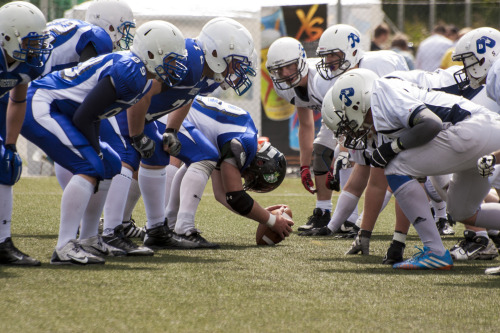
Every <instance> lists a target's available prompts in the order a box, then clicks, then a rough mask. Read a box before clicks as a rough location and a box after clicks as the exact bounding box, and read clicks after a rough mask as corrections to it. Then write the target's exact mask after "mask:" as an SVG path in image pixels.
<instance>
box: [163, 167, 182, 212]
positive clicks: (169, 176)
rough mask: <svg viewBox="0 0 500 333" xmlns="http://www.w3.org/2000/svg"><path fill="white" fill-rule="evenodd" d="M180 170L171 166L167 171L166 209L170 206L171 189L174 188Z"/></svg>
mask: <svg viewBox="0 0 500 333" xmlns="http://www.w3.org/2000/svg"><path fill="white" fill-rule="evenodd" d="M177 170H179V168H178V167H176V166H175V165H172V164H169V165H167V168H166V169H165V171H166V173H167V182H166V184H165V189H166V191H165V207H167V205H168V200H169V199H170V188H171V187H172V181H173V180H174V176H175V173H176V172H177Z"/></svg>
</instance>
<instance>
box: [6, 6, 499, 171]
mask: <svg viewBox="0 0 500 333" xmlns="http://www.w3.org/2000/svg"><path fill="white" fill-rule="evenodd" d="M126 1H127V2H128V3H129V4H130V6H131V7H132V9H133V11H134V15H135V17H136V22H137V25H140V24H142V23H144V22H146V21H148V20H152V19H163V20H166V21H169V22H171V23H173V24H175V25H177V26H178V27H179V29H180V30H181V31H182V32H183V34H184V36H185V37H196V36H197V35H198V33H199V31H200V29H201V28H202V27H203V25H204V24H205V23H206V22H207V21H209V20H210V19H211V18H213V17H216V16H227V17H232V18H234V19H236V20H238V21H239V22H241V23H242V24H243V25H245V26H246V27H247V28H248V30H249V31H250V32H251V33H252V35H253V38H254V41H255V44H256V47H257V48H259V47H260V48H261V53H260V56H261V68H260V71H259V73H258V76H257V77H256V78H255V79H254V82H253V84H254V86H253V88H252V89H251V90H250V91H249V92H248V93H247V94H245V95H244V96H242V97H236V96H235V94H233V93H231V92H220V95H219V97H221V98H222V99H224V100H227V101H228V102H230V103H233V104H236V105H238V106H240V107H243V108H244V109H246V110H248V111H249V112H250V113H251V114H252V117H253V118H254V121H255V123H256V126H257V128H259V130H260V133H261V135H263V136H268V137H269V138H270V139H271V142H273V144H274V145H276V146H277V147H278V148H279V149H280V150H282V151H283V152H284V153H285V154H286V155H287V159H288V161H289V162H290V163H289V164H290V167H291V168H292V171H294V168H296V167H297V166H298V140H297V126H298V122H297V117H296V114H295V110H294V108H293V106H290V105H287V103H286V102H284V101H282V100H280V99H279V97H277V96H276V94H275V93H274V91H273V90H272V85H270V80H269V77H268V73H267V71H266V69H265V60H266V54H267V48H268V47H269V45H270V44H271V43H272V42H273V41H274V40H275V39H277V38H279V37H281V36H285V35H287V36H291V37H294V38H297V39H299V40H300V41H301V42H302V43H303V44H304V46H305V48H306V50H307V53H308V57H315V50H316V45H317V42H318V40H319V37H320V36H321V33H322V32H323V31H324V30H325V29H326V28H327V27H328V26H330V25H333V24H337V23H345V24H350V25H353V26H355V27H356V28H357V29H358V30H359V31H360V32H361V34H362V38H363V39H362V45H363V47H364V48H365V49H366V50H370V48H372V47H373V46H374V45H378V47H379V48H381V49H391V48H394V45H392V44H394V43H395V42H396V41H399V40H400V39H401V38H402V41H403V44H404V45H405V47H404V48H405V49H407V50H406V51H407V52H408V55H409V56H411V57H412V58H413V60H414V61H415V66H416V68H420V67H419V66H423V65H422V64H420V65H418V59H415V56H416V55H417V53H418V51H419V47H420V44H421V43H422V41H424V40H425V39H426V38H428V37H429V36H431V34H432V33H433V29H434V28H435V26H436V25H440V26H442V27H443V29H445V30H444V36H446V38H447V39H446V40H445V41H446V43H448V40H449V41H450V42H449V43H448V44H449V46H451V47H452V46H453V43H454V42H455V41H456V39H457V38H458V37H457V36H458V33H459V32H460V30H461V29H463V28H465V27H470V28H477V27H480V26H491V27H494V28H497V29H498V28H500V1H489V0H485V1H472V0H449V1H446V0H444V1H437V0H430V1H425V0H412V1H405V0H384V1H380V0H340V1H325V2H321V3H315V2H312V1H308V0H303V1H298V0H287V1H284V0H253V1H226V0H209V1H207V0H183V1H171V0H126ZM7 2H9V1H4V0H0V4H1V5H3V4H5V3H7ZM30 2H32V3H33V4H35V5H36V6H38V7H39V8H40V9H41V10H42V11H43V12H44V13H45V15H46V17H47V19H48V21H50V20H54V19H56V18H61V17H70V18H78V19H84V18H85V10H86V7H87V5H88V4H87V3H84V2H83V1H81V0H32V1H30ZM377 27H379V28H378V29H377ZM382 28H384V29H382ZM384 30H386V31H388V33H387V36H386V37H384V36H383V37H384V38H380V39H374V37H375V35H376V34H379V33H380V31H382V33H383V32H384ZM370 42H372V43H370ZM400 45H401V43H400ZM422 49H423V48H422ZM429 57H430V56H427V57H426V55H424V56H423V57H422V56H420V58H424V59H427V58H429ZM426 62H427V63H428V62H430V61H426ZM432 66H435V65H432ZM438 67H439V66H438ZM436 68H437V67H436ZM425 69H427V68H425ZM430 70H432V69H430ZM316 120H317V125H318V126H319V124H320V115H319V114H316ZM18 146H19V150H20V152H21V154H22V156H23V160H24V163H25V165H24V166H25V167H24V171H23V173H24V175H51V174H53V166H52V163H51V161H50V160H48V159H47V158H46V156H45V154H44V153H43V152H42V151H40V150H39V149H38V148H36V147H34V146H33V145H31V144H29V143H28V142H26V140H23V139H22V138H21V140H20V142H19V144H18Z"/></svg>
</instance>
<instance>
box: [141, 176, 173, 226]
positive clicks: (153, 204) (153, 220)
mask: <svg viewBox="0 0 500 333" xmlns="http://www.w3.org/2000/svg"><path fill="white" fill-rule="evenodd" d="M166 180H167V179H166V173H165V168H161V169H146V168H142V167H141V168H140V169H139V187H140V188H141V193H142V200H143V201H144V206H145V208H146V217H147V222H146V227H147V228H149V229H151V228H154V227H155V226H158V225H159V224H160V223H164V222H165V206H164V205H165V182H166Z"/></svg>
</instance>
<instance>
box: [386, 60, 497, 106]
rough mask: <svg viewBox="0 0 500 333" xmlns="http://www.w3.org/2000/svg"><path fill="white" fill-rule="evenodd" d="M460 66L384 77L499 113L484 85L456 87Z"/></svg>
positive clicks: (392, 74) (397, 73)
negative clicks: (460, 99) (458, 97)
mask: <svg viewBox="0 0 500 333" xmlns="http://www.w3.org/2000/svg"><path fill="white" fill-rule="evenodd" d="M462 68H463V67H462V66H452V67H449V68H447V69H441V68H440V69H438V70H436V71H434V72H427V71H423V70H419V69H417V70H413V71H397V72H393V73H391V74H389V75H386V77H398V78H400V79H402V80H405V81H409V82H412V83H414V84H416V85H417V86H419V87H422V88H429V89H433V90H437V91H442V92H445V93H448V94H452V95H458V96H462V97H463V98H466V99H468V100H470V101H472V102H474V103H476V104H479V105H482V106H484V107H485V108H487V109H488V110H490V111H493V112H496V113H500V106H499V105H498V104H496V102H495V101H494V100H492V99H491V98H489V97H488V96H487V94H486V89H485V86H484V85H483V86H481V87H479V88H478V89H472V88H471V87H470V86H469V87H467V88H466V89H463V90H461V89H460V88H459V87H458V84H457V81H456V80H455V76H454V74H455V73H456V72H457V71H459V70H461V69H462Z"/></svg>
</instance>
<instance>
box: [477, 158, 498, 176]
mask: <svg viewBox="0 0 500 333" xmlns="http://www.w3.org/2000/svg"><path fill="white" fill-rule="evenodd" d="M495 164H496V157H495V155H484V156H482V157H480V158H479V159H478V160H477V170H478V171H479V174H480V175H481V177H484V178H487V177H489V176H491V175H492V174H493V171H495Z"/></svg>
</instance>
